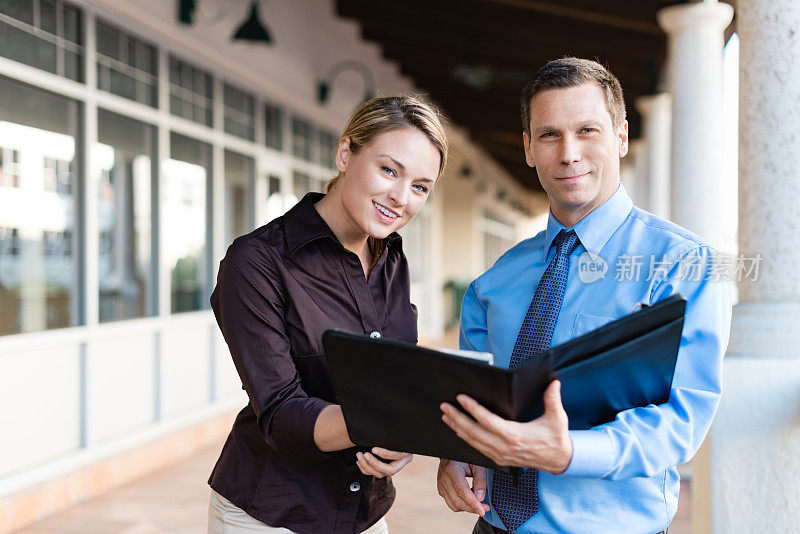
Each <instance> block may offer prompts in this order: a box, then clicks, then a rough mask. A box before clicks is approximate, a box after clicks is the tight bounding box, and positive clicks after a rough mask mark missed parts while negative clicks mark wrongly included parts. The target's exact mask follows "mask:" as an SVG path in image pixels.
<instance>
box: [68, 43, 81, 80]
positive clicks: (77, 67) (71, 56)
mask: <svg viewBox="0 0 800 534" xmlns="http://www.w3.org/2000/svg"><path fill="white" fill-rule="evenodd" d="M64 76H65V77H67V78H69V79H70V80H75V81H80V80H81V79H82V76H81V56H79V55H78V54H76V53H74V52H70V51H69V50H65V51H64Z"/></svg>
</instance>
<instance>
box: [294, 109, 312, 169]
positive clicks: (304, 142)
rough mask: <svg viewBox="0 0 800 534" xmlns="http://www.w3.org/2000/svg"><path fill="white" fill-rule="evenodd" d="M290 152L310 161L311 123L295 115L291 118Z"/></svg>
mask: <svg viewBox="0 0 800 534" xmlns="http://www.w3.org/2000/svg"><path fill="white" fill-rule="evenodd" d="M292 154H293V155H294V156H296V157H298V158H300V159H304V160H306V161H311V125H310V124H309V123H308V122H307V121H304V120H302V119H298V118H296V117H294V118H292Z"/></svg>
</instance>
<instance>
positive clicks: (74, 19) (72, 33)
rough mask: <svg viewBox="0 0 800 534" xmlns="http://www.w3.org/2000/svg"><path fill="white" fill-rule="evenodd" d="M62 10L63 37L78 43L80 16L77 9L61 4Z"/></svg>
mask: <svg viewBox="0 0 800 534" xmlns="http://www.w3.org/2000/svg"><path fill="white" fill-rule="evenodd" d="M63 10H64V32H63V33H64V39H66V40H67V41H69V42H71V43H76V44H77V43H80V37H79V36H80V16H79V13H78V10H77V9H75V8H73V7H69V6H63Z"/></svg>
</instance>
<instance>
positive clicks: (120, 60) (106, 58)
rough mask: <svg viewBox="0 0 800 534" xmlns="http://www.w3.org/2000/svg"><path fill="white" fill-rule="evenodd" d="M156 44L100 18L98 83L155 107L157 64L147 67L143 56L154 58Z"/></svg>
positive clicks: (119, 93)
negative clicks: (153, 44) (150, 43)
mask: <svg viewBox="0 0 800 534" xmlns="http://www.w3.org/2000/svg"><path fill="white" fill-rule="evenodd" d="M154 55H155V47H154V46H152V45H149V44H147V43H146V42H145V41H143V40H141V39H138V38H136V37H134V36H132V35H129V34H127V33H125V32H124V31H122V30H121V29H119V28H117V27H115V26H113V25H112V24H109V23H107V22H103V21H100V20H98V21H97V87H98V88H99V89H102V90H103V91H108V92H110V93H114V94H115V95H119V96H122V97H125V98H129V99H131V100H135V101H137V102H142V103H143V104H147V105H150V106H153V107H155V106H156V105H157V101H156V96H155V95H156V93H155V91H154V90H153V88H154V87H155V85H156V84H157V71H156V69H155V64H154V63H153V65H149V66H151V67H153V68H152V69H150V70H148V69H145V68H144V63H145V61H144V60H143V59H141V58H142V57H148V56H149V57H150V58H151V59H153V58H154Z"/></svg>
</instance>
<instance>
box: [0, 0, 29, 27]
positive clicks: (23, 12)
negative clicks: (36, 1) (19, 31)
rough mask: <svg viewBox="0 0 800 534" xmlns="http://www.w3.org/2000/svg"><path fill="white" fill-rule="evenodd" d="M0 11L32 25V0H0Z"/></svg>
mask: <svg viewBox="0 0 800 534" xmlns="http://www.w3.org/2000/svg"><path fill="white" fill-rule="evenodd" d="M0 13H3V14H5V15H8V16H9V17H11V18H15V19H17V20H19V21H22V22H24V23H25V24H30V25H33V0H0Z"/></svg>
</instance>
